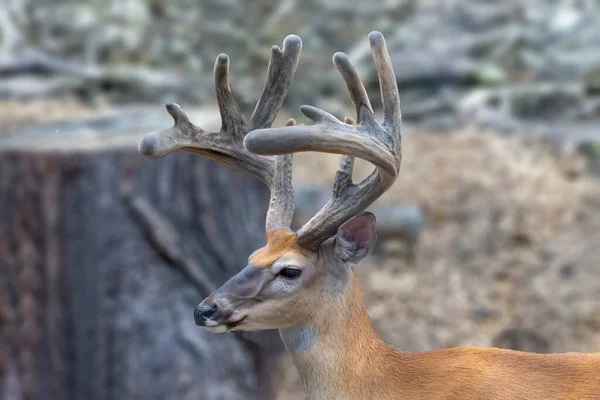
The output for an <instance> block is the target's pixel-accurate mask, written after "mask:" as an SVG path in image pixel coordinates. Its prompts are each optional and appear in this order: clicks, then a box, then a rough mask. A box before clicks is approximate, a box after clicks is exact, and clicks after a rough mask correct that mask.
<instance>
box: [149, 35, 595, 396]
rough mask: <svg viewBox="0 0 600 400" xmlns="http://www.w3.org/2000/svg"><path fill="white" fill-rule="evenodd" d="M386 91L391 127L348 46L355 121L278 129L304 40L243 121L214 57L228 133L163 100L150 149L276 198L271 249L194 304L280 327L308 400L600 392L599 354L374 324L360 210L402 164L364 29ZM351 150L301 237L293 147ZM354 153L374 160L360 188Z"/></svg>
mask: <svg viewBox="0 0 600 400" xmlns="http://www.w3.org/2000/svg"><path fill="white" fill-rule="evenodd" d="M369 40H370V44H371V50H372V54H373V59H374V61H375V66H376V68H377V73H378V75H379V83H380V87H381V93H382V100H383V110H384V113H383V114H384V117H383V118H384V121H383V124H381V125H380V124H378V123H377V122H376V121H375V119H374V116H373V111H372V109H371V105H370V103H369V99H368V97H367V94H366V91H365V88H364V87H363V84H362V83H361V81H360V79H359V77H358V75H357V73H356V71H355V70H354V68H353V66H352V65H351V64H350V61H349V60H348V57H347V56H346V55H345V54H343V53H336V54H335V55H334V57H333V62H334V64H335V65H336V67H337V68H338V69H339V71H340V72H341V74H342V76H343V77H344V79H345V81H346V84H347V86H348V89H349V91H350V96H351V98H352V101H353V102H354V105H355V107H356V114H357V119H356V122H355V121H353V120H351V119H346V121H345V122H342V121H339V120H338V119H336V118H335V117H334V116H333V115H331V114H328V113H326V112H324V111H322V110H319V109H317V108H314V107H310V106H304V107H302V108H301V110H302V112H303V113H304V115H306V116H307V117H309V118H310V119H312V120H313V121H315V124H314V125H310V126H296V125H295V123H294V122H293V120H290V122H289V123H288V126H285V127H281V128H271V127H270V126H271V124H272V122H273V120H274V118H275V115H276V114H277V112H278V111H279V108H280V107H281V104H282V102H283V98H284V96H285V94H286V92H287V88H288V86H289V84H290V82H291V79H292V77H293V74H294V72H295V69H296V65H297V62H298V57H299V54H300V48H301V41H300V39H299V38H298V37H296V36H288V37H287V38H286V39H285V42H284V47H283V51H281V50H280V49H279V48H278V47H276V46H275V47H273V51H272V58H271V62H270V64H269V69H268V79H267V84H266V86H265V89H264V91H263V93H262V95H261V97H260V100H259V101H258V104H257V106H256V109H255V110H254V113H253V114H252V116H251V117H250V119H249V120H245V119H244V117H243V116H242V115H241V113H240V111H239V109H238V107H237V105H236V104H235V102H234V100H233V98H232V95H231V92H230V89H229V83H228V59H227V56H225V55H219V56H218V58H217V61H216V65H215V86H216V92H217V101H218V104H219V109H220V112H221V116H222V121H223V123H222V128H221V132H218V133H208V132H204V131H203V130H202V129H200V128H199V127H197V126H195V125H193V124H192V123H191V122H190V121H189V120H188V119H187V117H186V115H185V114H184V113H183V111H182V110H181V108H180V107H179V106H178V105H175V104H172V105H168V106H167V110H168V111H169V113H170V114H171V115H172V116H173V119H174V120H175V125H174V127H172V128H170V129H168V130H165V131H161V132H156V133H151V134H148V135H147V136H146V137H145V138H144V139H143V140H142V142H141V143H140V146H139V149H140V152H141V153H142V154H145V155H149V156H163V155H165V154H167V153H170V152H172V151H174V150H176V149H180V148H182V149H184V150H187V151H191V152H194V153H197V154H200V155H204V156H207V157H210V158H212V159H216V160H218V161H220V162H222V163H224V164H225V165H228V166H230V167H233V168H236V169H242V170H246V171H249V172H251V173H253V174H254V175H256V176H257V177H258V178H259V179H261V180H262V181H263V182H264V183H265V184H267V185H268V186H269V188H270V190H271V201H270V206H269V211H268V213H267V221H266V238H267V240H266V245H265V247H263V248H261V249H259V250H256V251H255V252H254V253H253V254H252V255H251V256H250V258H249V260H248V265H247V266H246V267H245V268H243V269H242V270H241V271H240V272H239V273H238V274H237V275H235V276H234V277H232V278H231V279H230V280H229V281H227V282H226V283H225V284H224V285H223V286H222V287H221V288H219V289H218V290H217V291H215V292H214V293H212V294H211V295H210V296H208V297H207V298H206V299H205V300H204V301H202V303H200V305H199V306H198V307H197V308H196V309H195V312H194V318H195V321H196V323H197V324H198V325H201V326H204V327H206V328H207V329H209V330H210V331H212V332H217V333H221V332H228V331H236V330H237V331H240V330H247V331H249V330H263V329H279V331H280V333H281V338H282V339H283V342H284V343H285V347H286V348H287V350H288V351H289V352H291V353H292V356H293V359H294V363H295V365H296V367H297V368H298V371H299V373H300V376H301V378H302V381H303V383H304V387H305V390H306V393H307V395H308V397H309V398H310V399H360V400H364V399H466V400H468V399H486V400H489V399H543V400H550V399H563V400H564V399H573V400H575V399H577V400H582V399H600V354H556V355H540V354H532V353H522V352H518V351H511V350H501V349H495V348H477V347H464V348H455V349H443V350H435V351H429V352H423V353H406V352H402V351H400V350H397V349H395V348H393V347H391V346H389V345H387V344H385V343H384V342H383V341H382V340H381V339H380V338H379V337H378V336H377V334H376V333H375V332H374V331H373V328H372V327H371V323H370V320H369V315H368V314H367V310H366V308H365V306H364V304H363V300H362V296H361V292H360V289H359V286H358V283H357V280H356V277H355V275H354V273H353V272H352V265H354V264H356V263H358V262H359V261H361V260H362V259H363V258H364V257H366V256H367V254H369V251H370V250H371V249H372V247H373V244H374V242H375V238H376V237H375V218H374V216H373V215H372V214H369V213H365V212H363V210H364V209H365V208H366V207H368V206H369V205H370V204H371V203H373V202H374V201H375V200H376V199H377V198H378V197H379V196H381V195H382V194H383V193H384V192H385V191H386V190H387V189H389V187H390V186H391V185H392V184H393V183H394V181H395V180H396V177H397V175H398V172H399V169H400V160H401V156H400V125H401V117H400V101H399V95H398V88H397V85H396V80H395V77H394V72H393V70H392V66H391V63H390V59H389V56H388V53H387V50H386V47H385V42H384V39H383V36H382V35H381V34H380V33H378V32H373V33H371V34H370V35H369ZM300 151H319V152H326V153H336V154H342V157H341V161H340V166H339V170H338V172H337V174H336V176H335V183H334V185H333V194H332V197H331V199H330V200H329V202H328V203H327V204H326V205H325V206H324V207H323V208H322V209H321V210H320V211H319V212H318V213H317V214H316V215H315V216H314V217H313V218H312V219H311V220H310V221H309V222H307V223H306V224H305V225H304V226H303V227H302V228H300V229H299V230H298V231H297V232H293V231H291V230H290V228H289V226H290V222H291V220H292V214H293V212H294V199H293V188H292V184H291V163H292V156H291V153H294V152H300ZM354 157H359V158H362V159H364V160H367V161H369V162H371V163H372V164H373V165H375V167H376V168H375V170H374V171H373V173H372V174H371V175H369V176H368V177H367V178H366V179H365V180H364V181H362V182H360V183H358V184H354V183H353V182H352V169H353V162H354Z"/></svg>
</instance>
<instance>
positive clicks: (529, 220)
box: [0, 0, 600, 400]
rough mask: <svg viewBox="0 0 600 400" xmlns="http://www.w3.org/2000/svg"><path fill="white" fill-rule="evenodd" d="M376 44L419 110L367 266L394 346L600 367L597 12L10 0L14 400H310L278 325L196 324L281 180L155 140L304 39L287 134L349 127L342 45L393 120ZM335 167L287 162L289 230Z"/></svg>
mask: <svg viewBox="0 0 600 400" xmlns="http://www.w3.org/2000/svg"><path fill="white" fill-rule="evenodd" d="M371 30H379V31H381V32H382V33H383V34H384V35H385V37H386V40H387V45H388V49H389V52H390V56H391V59H392V62H393V64H394V69H395V72H396V77H397V82H398V85H399V88H400V95H401V101H402V110H403V117H404V127H403V132H402V133H403V166H402V171H401V174H400V177H399V179H398V181H397V183H396V184H395V185H394V186H393V187H392V189H391V190H390V191H389V192H388V193H387V194H386V195H385V196H384V197H382V198H381V199H380V200H379V201H378V202H377V203H376V204H375V205H374V206H373V207H372V208H371V210H372V211H373V212H374V213H375V214H376V216H377V218H378V221H379V227H378V236H379V241H378V245H377V248H376V250H375V251H374V254H372V255H371V256H370V257H369V258H368V260H367V261H365V262H363V263H362V264H360V265H359V266H357V267H356V269H355V270H356V273H357V275H358V276H359V279H360V284H361V288H362V290H363V295H364V298H365V302H366V304H367V308H368V310H369V313H370V315H371V318H372V321H373V324H374V326H375V329H376V331H377V332H378V333H379V334H380V335H381V336H382V337H383V338H384V340H385V341H387V342H389V343H391V344H393V345H395V346H397V347H399V348H400V349H402V350H406V351H422V350H430V349H435V348H440V347H453V346H464V345H480V346H497V347H505V348H512V349H519V350H525V351H533V352H541V353H551V352H568V351H580V352H597V351H600V180H599V179H598V177H599V174H600V48H599V47H598V44H600V1H598V0H579V1H577V0H528V1H513V0H493V1H492V0H489V1H484V0H421V1H417V0H371V1H369V2H349V1H343V0H257V1H248V2H246V1H241V0H200V1H191V0H170V1H158V0H102V1H100V0H97V1H81V0H55V1H52V2H44V1H40V0H1V4H0V398H2V399H10V400H12V399H92V400H93V399H266V398H273V399H301V398H303V397H302V392H301V385H300V382H299V379H298V376H297V374H296V372H295V370H294V368H293V365H292V364H291V361H290V359H289V358H288V357H287V356H286V355H285V353H284V352H283V348H282V345H281V344H280V342H279V338H278V335H277V333H276V332H261V333H255V334H247V333H235V334H225V335H218V336H217V335H213V334H210V333H209V332H206V331H205V330H202V329H200V328H197V327H196V326H195V325H194V323H193V317H192V311H193V308H194V306H195V305H196V304H198V303H199V302H200V301H201V300H202V299H203V298H204V297H205V296H206V295H207V294H208V293H210V292H211V291H212V290H213V289H214V288H215V287H218V286H219V285H220V284H222V283H223V282H224V281H225V280H226V279H227V278H229V277H230V276H231V275H233V274H234V273H235V272H236V271H238V270H239V269H241V268H242V267H243V266H245V264H246V259H247V257H248V255H249V254H250V253H251V252H252V251H253V250H254V249H256V248H257V247H260V246H261V245H262V244H263V243H264V233H263V232H264V214H265V211H266V207H267V200H268V192H267V190H266V188H264V187H263V186H262V185H261V184H260V183H257V182H255V181H254V180H253V179H251V178H249V177H248V176H246V175H244V174H240V173H235V172H231V171H229V170H227V169H226V168H225V167H221V166H219V165H217V164H215V163H213V162H212V161H210V160H205V159H203V158H202V157H197V156H194V155H191V154H187V153H184V152H177V153H175V154H171V155H169V156H168V157H166V158H164V159H160V160H148V159H146V158H144V157H142V156H141V155H139V154H138V152H137V143H138V141H139V140H140V138H141V137H142V136H143V135H144V134H145V133H147V132H149V131H153V130H159V129H165V128H167V127H169V126H170V125H171V124H172V121H171V118H170V117H169V116H168V115H167V113H166V112H165V110H164V108H162V105H163V104H164V103H167V102H172V101H175V102H177V103H179V104H181V105H182V106H183V108H184V109H185V110H186V112H187V113H188V115H189V117H190V119H191V120H192V121H193V122H194V123H196V124H197V125H199V126H201V127H203V128H204V129H207V130H209V129H218V128H219V126H220V120H219V115H218V112H217V108H216V101H215V98H214V89H213V77H212V69H213V65H214V61H215V58H216V56H217V54H218V53H221V52H224V53H227V54H228V55H229V56H230V59H231V75H232V76H231V86H232V90H233V92H234V94H235V96H236V98H237V99H238V101H239V103H240V106H241V107H242V109H243V110H244V111H245V112H246V113H247V115H249V114H250V113H251V112H252V109H253V108H254V105H255V103H256V101H257V99H258V97H259V95H260V92H261V90H262V86H263V85H264V81H265V79H266V68H267V64H268V60H269V56H270V47H271V46H272V45H274V44H278V45H281V43H282V41H283V39H284V38H285V36H286V35H288V34H290V33H295V34H297V35H299V36H300V37H301V38H302V40H303V44H304V46H303V50H302V54H301V59H300V63H299V65H298V70H297V73H296V76H295V79H294V81H293V83H292V85H291V87H290V90H289V93H288V96H287V99H286V101H285V104H284V108H283V109H282V111H281V113H280V116H279V117H278V120H277V121H276V123H275V125H282V124H283V122H284V121H285V120H286V119H287V118H288V117H291V116H293V117H295V118H297V119H298V120H299V122H300V123H309V121H308V120H307V119H305V118H304V117H303V116H301V114H300V113H299V112H298V106H300V105H302V104H311V105H315V106H318V107H321V108H324V109H326V110H328V111H330V112H331V113H333V114H335V115H336V116H338V117H340V118H343V117H344V116H346V115H352V113H353V107H352V105H351V103H350V99H349V96H348V93H347V90H346V88H345V84H344V82H343V80H342V79H341V77H340V76H339V74H338V72H337V71H336V70H335V68H334V66H333V65H332V62H331V57H332V55H333V53H335V52H336V51H344V52H346V53H347V54H348V55H349V57H350V59H351V60H352V61H353V63H354V65H355V66H356V68H357V70H358V72H359V74H360V76H361V77H362V79H363V82H364V83H365V85H366V87H367V90H368V91H369V94H370V96H371V99H372V102H373V104H374V106H375V108H376V109H377V110H378V109H379V105H380V101H379V88H378V82H377V76H376V73H375V68H374V65H373V63H372V59H371V55H370V51H369V46H368V40H367V34H368V33H369V32H370V31H371ZM336 167H337V157H335V156H329V155H322V154H298V155H297V156H296V157H295V166H294V182H295V185H296V193H297V195H296V197H297V199H296V201H297V210H298V212H297V215H296V221H295V223H296V225H300V224H301V223H303V222H304V221H306V220H307V219H308V218H309V217H310V216H311V215H312V214H313V213H314V212H315V211H316V210H318V209H319V208H320V206H321V205H322V204H323V203H324V202H325V201H326V200H327V199H328V197H329V195H330V192H331V189H330V185H331V183H332V181H333V176H334V173H335V170H336ZM370 168H371V167H370V166H369V165H366V164H358V165H357V168H355V169H356V171H355V179H360V178H361V177H364V176H365V175H366V174H367V173H368V172H369V171H370Z"/></svg>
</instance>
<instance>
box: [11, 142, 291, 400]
mask: <svg viewBox="0 0 600 400" xmlns="http://www.w3.org/2000/svg"><path fill="white" fill-rule="evenodd" d="M133 142H135V141H134V140H132V143H133ZM119 144H120V145H119V147H110V146H101V147H95V148H92V149H90V148H87V149H86V150H84V151H82V150H74V149H68V148H67V149H65V148H63V149H61V150H60V151H56V150H51V151H48V150H47V149H45V148H44V146H41V147H42V148H40V149H31V148H29V149H18V148H16V149H15V148H13V149H6V148H5V149H1V148H0V339H1V341H0V398H2V399H25V400H28V399H53V400H59V399H74V400H79V399H86V400H96V399H97V400H100V399H102V400H104V399H161V400H162V399H228V400H231V399H265V398H268V397H270V382H269V379H268V375H269V371H270V369H271V367H272V364H273V363H272V361H273V360H274V356H275V355H276V353H277V352H278V351H279V350H280V349H281V346H280V345H279V339H278V338H277V337H276V333H274V332H267V333H264V332H263V333H261V334H258V335H256V334H224V335H214V334H211V333H209V332H207V331H206V330H203V329H200V328H197V327H196V326H195V325H194V320H193V308H194V307H195V306H196V305H197V304H198V303H199V302H200V301H201V300H202V299H203V298H204V297H205V296H206V295H208V294H209V292H211V291H212V290H213V289H214V288H215V287H218V286H219V285H220V284H222V283H223V282H224V281H225V280H226V279H228V278H229V277H230V276H231V275H233V274H234V273H236V272H237V271H238V270H239V269H240V268H242V267H243V266H244V265H246V258H247V257H248V255H249V254H250V253H251V251H253V250H254V249H256V248H258V247H260V246H261V245H262V244H263V243H264V233H263V232H264V215H265V212H266V207H267V204H268V192H267V190H266V188H264V187H263V186H262V184H260V183H259V182H257V181H255V180H254V179H252V178H250V177H249V176H247V175H245V174H241V173H235V172H232V171H230V170H228V169H227V168H225V167H221V166H219V165H217V164H215V163H214V162H212V161H210V160H206V159H204V158H202V157H198V156H193V155H191V154H186V153H183V152H179V153H178V154H173V155H170V156H168V157H166V158H163V159H160V160H148V159H145V158H143V157H142V156H140V155H139V154H138V153H137V151H136V150H135V147H134V146H129V145H128V146H127V147H125V148H124V147H122V145H123V143H122V141H121V142H120V143H119ZM0 147H1V146H0ZM267 343H268V345H267Z"/></svg>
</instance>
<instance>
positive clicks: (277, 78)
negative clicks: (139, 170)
mask: <svg viewBox="0 0 600 400" xmlns="http://www.w3.org/2000/svg"><path fill="white" fill-rule="evenodd" d="M301 49H302V41H301V40H300V38H299V37H298V36H295V35H289V36H288V37H286V39H285V41H284V45H283V51H282V50H280V49H279V47H278V46H273V48H272V52H271V53H272V54H271V60H270V62H269V67H268V77H267V82H266V84H265V88H264V89H263V92H262V94H261V97H260V99H259V101H258V103H257V105H256V108H255V110H254V113H253V115H252V117H251V118H250V119H249V120H248V121H246V119H244V117H243V115H242V113H241V111H240V109H239V107H238V105H237V103H236V102H235V100H234V98H233V95H232V94H231V89H230V87H229V58H228V57H227V55H225V54H219V55H218V56H217V59H216V61H215V69H214V77H215V93H216V97H217V103H218V105H219V112H220V114H221V130H220V131H219V132H214V133H213V132H205V131H204V130H203V129H202V128H200V127H198V126H196V125H194V124H192V123H191V122H190V121H189V119H188V118H187V116H186V114H185V113H184V112H183V110H182V109H181V107H180V106H179V105H177V104H174V103H173V104H167V106H166V108H167V111H168V112H169V114H170V115H171V116H172V117H173V121H174V125H173V126H172V127H171V128H169V129H165V130H162V131H157V132H152V133H149V134H147V135H146V136H145V137H144V138H143V139H142V141H141V142H140V144H139V146H138V149H139V151H140V153H141V154H143V155H146V156H150V157H162V156H165V155H167V154H169V153H172V152H173V151H175V150H178V149H183V150H185V151H189V152H192V153H195V154H199V155H203V156H205V157H208V158H211V159H214V160H216V161H219V162H220V163H222V164H225V165H226V166H228V167H230V168H232V169H235V170H245V171H248V172H250V173H252V174H254V175H255V176H256V177H258V178H259V179H260V180H262V181H263V182H264V183H265V184H267V186H269V188H270V190H271V206H272V207H273V209H272V210H271V209H270V210H269V212H268V215H267V228H268V229H275V228H283V227H289V225H290V223H291V219H292V215H291V214H293V211H294V199H293V195H294V192H293V189H292V187H291V184H292V183H291V163H292V156H291V154H290V155H284V156H277V157H267V156H263V155H257V154H253V153H250V152H248V151H247V150H246V149H245V148H244V145H243V140H244V137H245V136H246V134H247V133H248V132H249V131H250V130H251V128H252V127H260V128H268V127H270V126H271V124H272V123H273V120H274V119H275V116H276V115H277V113H278V112H279V109H280V108H281V105H282V104H283V100H284V98H285V95H286V94H287V90H288V88H289V85H290V83H291V81H292V78H293V76H294V73H295V72H296V67H297V65H298V59H299V57H300V51H301ZM291 123H292V122H289V123H288V125H289V124H291Z"/></svg>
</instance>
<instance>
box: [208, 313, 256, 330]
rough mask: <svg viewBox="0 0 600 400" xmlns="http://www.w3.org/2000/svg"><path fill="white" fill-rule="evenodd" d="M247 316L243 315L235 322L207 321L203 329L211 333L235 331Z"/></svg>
mask: <svg viewBox="0 0 600 400" xmlns="http://www.w3.org/2000/svg"><path fill="white" fill-rule="evenodd" d="M247 317H248V316H247V315H244V316H243V317H241V318H240V319H238V320H236V321H229V322H227V321H214V320H208V321H206V322H205V323H204V327H205V328H206V329H208V330H209V331H211V332H213V333H225V332H230V331H233V330H235V328H237V327H238V326H239V325H240V324H241V323H242V322H244V320H245V319H246V318H247Z"/></svg>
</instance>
